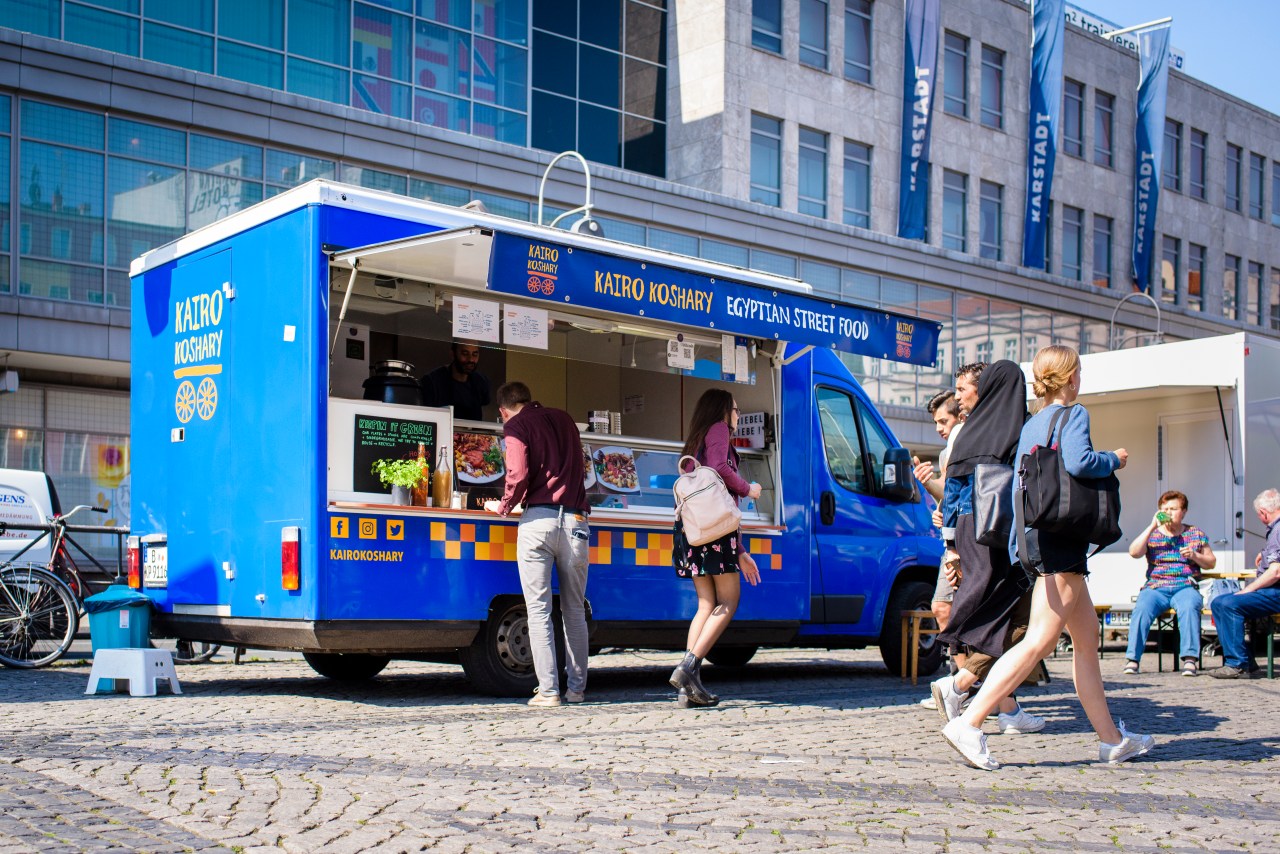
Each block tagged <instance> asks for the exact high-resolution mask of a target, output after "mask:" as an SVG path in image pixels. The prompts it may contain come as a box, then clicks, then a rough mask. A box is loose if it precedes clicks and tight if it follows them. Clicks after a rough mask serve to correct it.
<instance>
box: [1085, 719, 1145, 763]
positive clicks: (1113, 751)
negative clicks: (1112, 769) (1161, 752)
mask: <svg viewBox="0 0 1280 854" xmlns="http://www.w3.org/2000/svg"><path fill="white" fill-rule="evenodd" d="M1116 729H1118V730H1120V736H1121V737H1120V743H1119V744H1107V743H1106V742H1105V741H1104V742H1102V743H1101V744H1099V745H1098V761H1099V762H1106V763H1107V764H1108V765H1119V764H1120V763H1121V762H1127V761H1128V760H1130V759H1132V758H1133V757H1135V756H1142V755H1143V754H1145V753H1147V752H1148V751H1150V750H1151V748H1153V747H1155V745H1156V740H1155V739H1154V738H1152V737H1151V736H1149V735H1139V734H1138V733H1136V732H1129V731H1128V730H1127V729H1125V728H1124V721H1116Z"/></svg>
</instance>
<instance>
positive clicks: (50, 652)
mask: <svg viewBox="0 0 1280 854" xmlns="http://www.w3.org/2000/svg"><path fill="white" fill-rule="evenodd" d="M78 628H80V603H79V602H77V601H76V598H75V596H74V595H72V593H71V590H70V589H68V588H67V585H66V584H64V583H63V582H62V581H61V580H59V579H58V577H57V576H56V575H54V574H53V573H51V572H49V571H48V570H46V569H42V568H39V567H35V566H16V567H7V568H5V569H4V570H0V664H3V665H5V666H6V667H17V668H23V669H29V668H32V667H43V666H44V665H46V664H52V663H53V662H55V661H57V660H58V659H59V658H61V657H62V655H63V653H65V652H66V651H67V649H68V648H70V646H71V642H72V640H74V639H75V636H76V630H77V629H78Z"/></svg>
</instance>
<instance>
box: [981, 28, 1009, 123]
mask: <svg viewBox="0 0 1280 854" xmlns="http://www.w3.org/2000/svg"><path fill="white" fill-rule="evenodd" d="M982 123H983V124H984V125H986V126H987V127H989V128H997V129H999V128H1003V127H1004V51H1002V50H996V49H995V48H993V47H988V46H987V45H985V44H984V45H983V46H982Z"/></svg>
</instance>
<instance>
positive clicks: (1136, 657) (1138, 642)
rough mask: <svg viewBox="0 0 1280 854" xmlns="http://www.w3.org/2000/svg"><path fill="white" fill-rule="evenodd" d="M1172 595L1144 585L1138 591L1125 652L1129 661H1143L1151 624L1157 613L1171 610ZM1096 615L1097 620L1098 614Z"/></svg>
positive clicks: (1130, 618) (1130, 619)
mask: <svg viewBox="0 0 1280 854" xmlns="http://www.w3.org/2000/svg"><path fill="white" fill-rule="evenodd" d="M1170 595H1171V594H1170V593H1169V592H1167V591H1164V590H1159V589H1157V588H1153V587H1144V588H1142V589H1141V590H1139V591H1138V601H1137V602H1134V603H1133V614H1132V615H1130V617H1129V649H1128V651H1127V652H1126V653H1125V657H1126V658H1128V659H1129V661H1142V653H1143V651H1144V650H1145V649H1146V647H1147V634H1148V633H1149V632H1150V631H1151V624H1152V623H1154V622H1155V619H1156V616H1157V615H1159V614H1162V613H1164V612H1165V611H1167V610H1169V597H1170ZM1094 617H1095V622H1096V618H1097V614H1095V615H1094ZM1095 646H1096V644H1095Z"/></svg>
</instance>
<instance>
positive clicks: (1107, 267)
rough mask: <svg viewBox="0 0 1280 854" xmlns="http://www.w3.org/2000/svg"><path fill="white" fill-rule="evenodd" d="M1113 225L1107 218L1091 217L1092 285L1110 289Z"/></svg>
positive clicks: (1096, 215)
mask: <svg viewBox="0 0 1280 854" xmlns="http://www.w3.org/2000/svg"><path fill="white" fill-rule="evenodd" d="M1114 227H1115V225H1114V223H1113V222H1112V219H1111V217H1109V216H1099V215H1098V214H1094V215H1093V284H1094V285H1095V286H1096V287H1099V288H1109V287H1111V234H1112V231H1113V230H1114Z"/></svg>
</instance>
